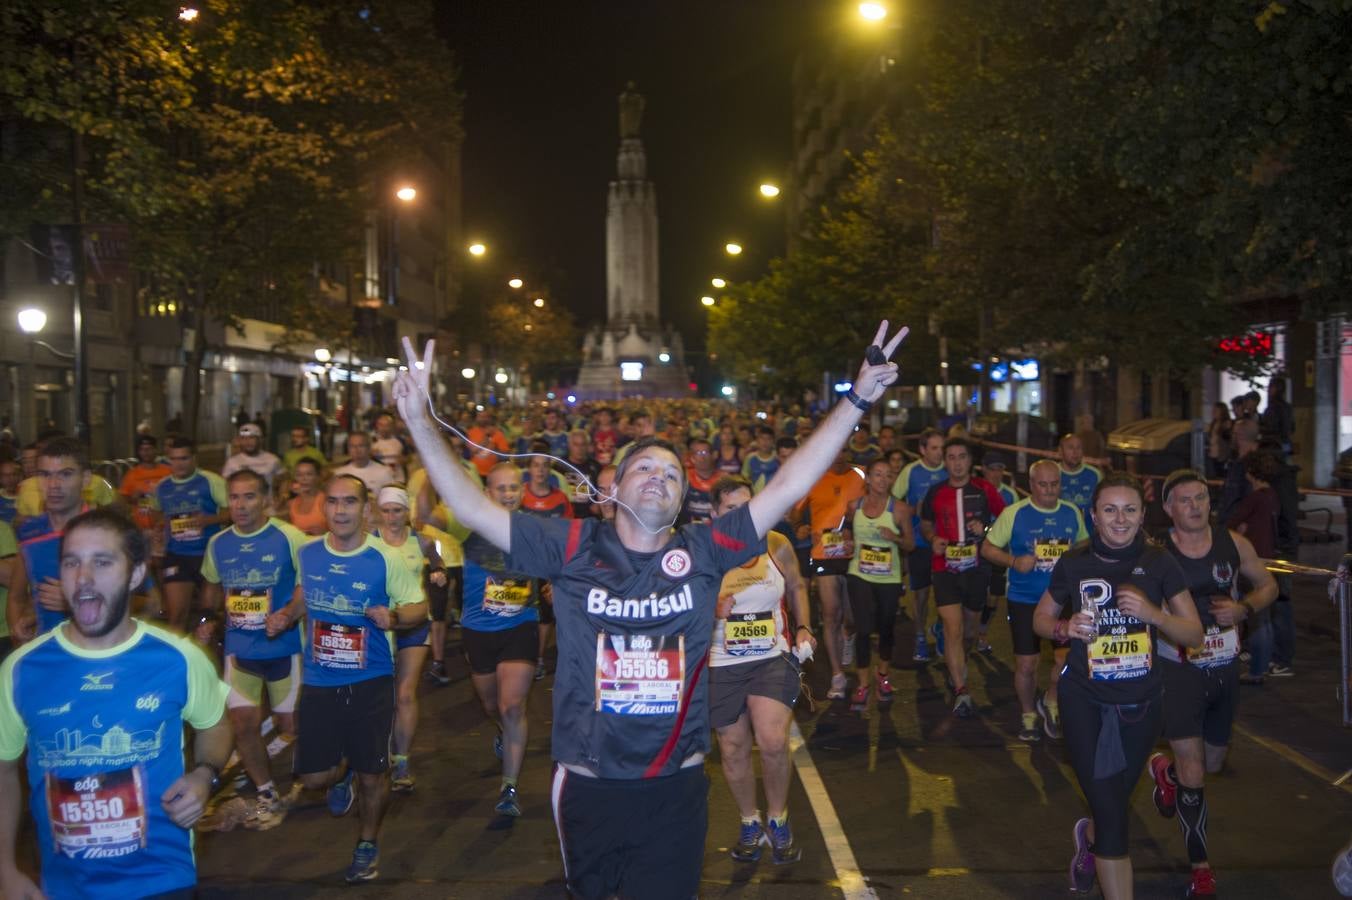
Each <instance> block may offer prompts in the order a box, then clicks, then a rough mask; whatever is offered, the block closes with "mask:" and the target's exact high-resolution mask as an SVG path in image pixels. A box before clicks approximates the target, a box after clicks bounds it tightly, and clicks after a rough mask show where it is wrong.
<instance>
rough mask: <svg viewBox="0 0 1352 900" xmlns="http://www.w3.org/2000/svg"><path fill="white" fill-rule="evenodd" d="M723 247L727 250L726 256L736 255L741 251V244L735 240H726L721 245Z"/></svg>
mask: <svg viewBox="0 0 1352 900" xmlns="http://www.w3.org/2000/svg"><path fill="white" fill-rule="evenodd" d="M723 249H724V250H726V251H728V256H736V255H737V254H739V253H741V252H742V245H741V244H739V243H737V242H736V241H728V242H727V243H726V244H725V245H724V246H723Z"/></svg>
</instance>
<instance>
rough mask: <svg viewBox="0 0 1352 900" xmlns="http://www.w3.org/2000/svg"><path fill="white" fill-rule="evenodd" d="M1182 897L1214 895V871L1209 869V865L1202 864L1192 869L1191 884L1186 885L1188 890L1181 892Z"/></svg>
mask: <svg viewBox="0 0 1352 900" xmlns="http://www.w3.org/2000/svg"><path fill="white" fill-rule="evenodd" d="M1183 896H1184V897H1214V896H1216V873H1215V872H1213V871H1211V867H1210V866H1202V867H1201V868H1200V869H1193V870H1192V884H1190V885H1188V890H1187V891H1186V892H1185V893H1184V894H1183Z"/></svg>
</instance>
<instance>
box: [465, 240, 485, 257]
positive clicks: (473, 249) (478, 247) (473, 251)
mask: <svg viewBox="0 0 1352 900" xmlns="http://www.w3.org/2000/svg"><path fill="white" fill-rule="evenodd" d="M487 252H488V248H487V247H485V246H484V245H483V244H477V243H476V244H470V245H469V255H470V256H483V255H484V254H485V253H487Z"/></svg>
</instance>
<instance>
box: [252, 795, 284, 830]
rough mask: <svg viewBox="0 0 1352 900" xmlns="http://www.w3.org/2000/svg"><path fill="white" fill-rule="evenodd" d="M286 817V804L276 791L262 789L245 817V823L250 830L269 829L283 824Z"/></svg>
mask: <svg viewBox="0 0 1352 900" xmlns="http://www.w3.org/2000/svg"><path fill="white" fill-rule="evenodd" d="M285 818H286V805H285V804H284V803H283V802H282V798H281V797H279V796H277V792H276V791H260V792H259V794H258V797H257V799H255V800H254V807H253V809H251V810H249V814H248V815H247V816H245V817H244V822H243V825H244V827H245V828H247V829H249V830H250V831H267V830H269V829H271V828H276V827H277V826H278V825H280V824H282V820H283V819H285Z"/></svg>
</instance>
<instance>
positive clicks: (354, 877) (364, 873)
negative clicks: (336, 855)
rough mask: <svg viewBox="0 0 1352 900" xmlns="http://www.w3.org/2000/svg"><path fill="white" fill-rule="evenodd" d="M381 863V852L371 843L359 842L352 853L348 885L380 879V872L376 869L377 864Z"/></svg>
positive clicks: (348, 869) (347, 876)
mask: <svg viewBox="0 0 1352 900" xmlns="http://www.w3.org/2000/svg"><path fill="white" fill-rule="evenodd" d="M379 861H380V851H379V850H377V849H376V845H375V844H374V843H372V842H371V841H357V847H356V849H355V850H353V851H352V865H350V866H348V867H347V875H346V876H345V877H346V878H347V883H348V884H357V883H359V882H362V881H374V880H375V879H376V878H378V877H380V870H379V869H377V868H376V863H377V862H379Z"/></svg>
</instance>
